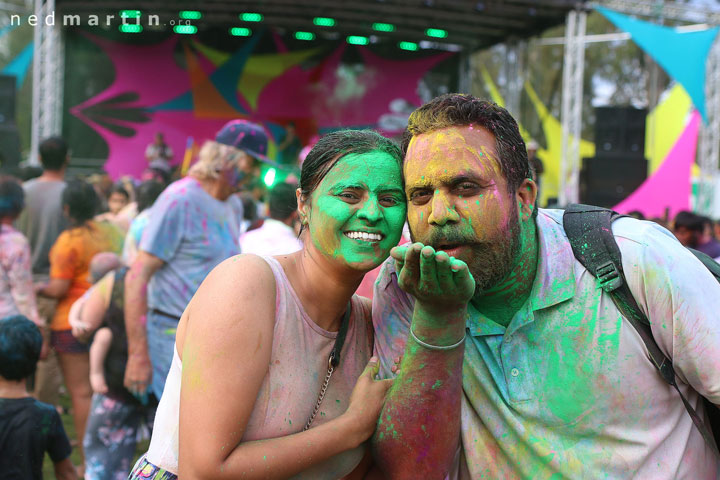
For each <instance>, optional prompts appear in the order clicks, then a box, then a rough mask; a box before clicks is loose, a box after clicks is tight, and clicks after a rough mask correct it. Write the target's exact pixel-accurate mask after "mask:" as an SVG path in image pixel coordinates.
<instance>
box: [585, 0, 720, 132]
mask: <svg viewBox="0 0 720 480" xmlns="http://www.w3.org/2000/svg"><path fill="white" fill-rule="evenodd" d="M595 8H596V10H597V11H598V12H600V13H602V14H603V15H604V16H605V17H606V18H607V19H608V20H610V21H611V22H612V23H613V24H614V25H615V26H616V27H618V28H619V29H620V30H622V31H624V32H627V33H629V34H630V35H631V36H632V39H633V41H634V42H635V43H636V44H637V45H638V46H639V47H640V48H642V49H643V50H644V51H645V52H646V53H647V54H648V55H650V56H651V57H652V58H653V59H654V60H655V61H656V62H657V64H658V65H660V66H661V67H662V68H663V69H664V70H665V71H666V72H667V74H668V75H670V76H671V77H672V78H673V79H675V81H677V82H678V83H679V84H680V85H682V86H683V88H685V91H687V93H688V95H689V96H690V98H691V99H692V101H693V104H694V105H695V108H697V109H698V111H699V112H700V114H701V115H702V117H703V120H705V122H707V116H706V113H705V61H706V59H707V56H708V53H709V52H710V47H711V46H712V44H713V42H714V41H715V37H716V36H717V34H718V27H713V28H708V29H707V30H701V31H697V32H678V31H676V30H675V29H674V28H670V27H663V26H661V25H655V24H654V23H649V22H644V21H642V20H638V19H636V18H631V17H628V16H627V15H623V14H621V13H618V12H615V11H613V10H609V9H607V8H604V7H595Z"/></svg>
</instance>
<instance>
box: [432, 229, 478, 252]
mask: <svg viewBox="0 0 720 480" xmlns="http://www.w3.org/2000/svg"><path fill="white" fill-rule="evenodd" d="M424 243H425V244H426V245H430V246H431V247H433V248H435V249H437V248H438V247H439V246H442V245H453V246H455V245H475V244H477V243H478V239H477V238H476V237H475V235H468V234H467V233H463V232H459V231H457V230H450V229H448V230H432V231H431V232H430V235H429V236H428V237H427V238H426V239H425V242H424Z"/></svg>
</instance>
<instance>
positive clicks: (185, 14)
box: [180, 10, 202, 20]
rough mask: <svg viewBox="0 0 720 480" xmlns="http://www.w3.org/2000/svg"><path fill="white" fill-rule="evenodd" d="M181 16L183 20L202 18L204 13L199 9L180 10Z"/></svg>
mask: <svg viewBox="0 0 720 480" xmlns="http://www.w3.org/2000/svg"><path fill="white" fill-rule="evenodd" d="M180 18H182V19H183V20H200V19H201V18H202V13H200V12H198V11H197V10H183V11H181V12H180Z"/></svg>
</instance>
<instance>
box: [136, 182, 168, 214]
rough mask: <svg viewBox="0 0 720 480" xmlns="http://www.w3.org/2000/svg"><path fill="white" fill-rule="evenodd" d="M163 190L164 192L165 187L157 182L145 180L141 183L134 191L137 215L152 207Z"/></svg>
mask: <svg viewBox="0 0 720 480" xmlns="http://www.w3.org/2000/svg"><path fill="white" fill-rule="evenodd" d="M163 190H165V186H164V185H163V184H162V183H160V182H158V181H157V180H147V181H145V182H143V183H141V184H140V186H139V187H138V188H137V190H136V191H135V196H136V197H137V211H138V213H140V212H142V211H143V210H145V209H147V208H150V207H152V205H153V203H155V200H157V197H159V196H160V194H161V193H162V191H163Z"/></svg>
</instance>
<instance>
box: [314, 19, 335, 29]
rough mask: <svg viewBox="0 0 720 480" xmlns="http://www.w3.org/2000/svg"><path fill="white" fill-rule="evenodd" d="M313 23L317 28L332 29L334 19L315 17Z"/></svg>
mask: <svg viewBox="0 0 720 480" xmlns="http://www.w3.org/2000/svg"><path fill="white" fill-rule="evenodd" d="M313 23H314V24H315V25H317V26H318V27H333V26H335V19H334V18H330V17H315V18H313Z"/></svg>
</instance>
